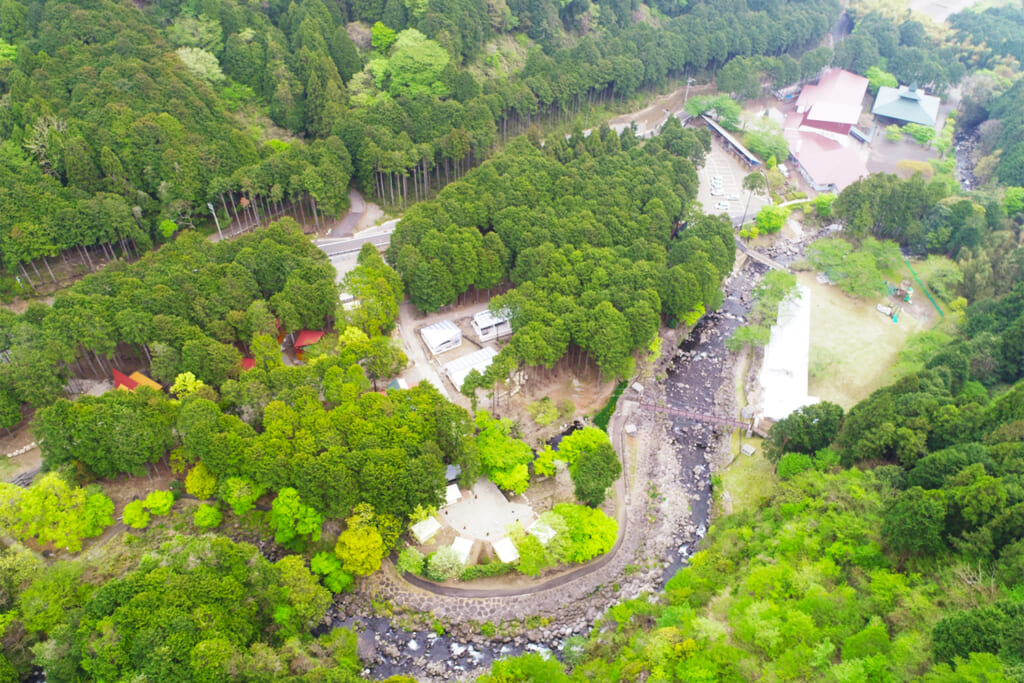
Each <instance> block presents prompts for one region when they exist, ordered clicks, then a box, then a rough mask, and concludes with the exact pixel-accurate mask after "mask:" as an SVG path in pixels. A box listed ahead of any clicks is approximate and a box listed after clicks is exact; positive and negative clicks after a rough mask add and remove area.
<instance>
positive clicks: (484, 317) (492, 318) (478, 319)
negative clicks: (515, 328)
mask: <svg viewBox="0 0 1024 683" xmlns="http://www.w3.org/2000/svg"><path fill="white" fill-rule="evenodd" d="M470 327H472V328H473V332H475V333H476V336H477V337H478V338H479V339H480V341H482V342H485V341H491V340H492V339H497V338H498V337H503V336H505V335H509V334H512V324H511V323H510V322H509V321H508V315H507V314H505V313H491V312H490V311H480V312H479V313H477V314H476V315H474V316H473V322H471V323H470Z"/></svg>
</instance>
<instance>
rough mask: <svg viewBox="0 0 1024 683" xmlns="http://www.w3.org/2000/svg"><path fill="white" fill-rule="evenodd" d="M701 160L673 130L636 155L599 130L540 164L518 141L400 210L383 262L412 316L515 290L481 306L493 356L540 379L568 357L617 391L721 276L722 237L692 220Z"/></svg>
mask: <svg viewBox="0 0 1024 683" xmlns="http://www.w3.org/2000/svg"><path fill="white" fill-rule="evenodd" d="M709 148H710V139H709V137H708V134H707V132H706V131H701V132H699V133H698V132H695V131H693V130H691V129H684V128H682V127H681V126H680V125H679V122H678V120H677V119H672V120H671V122H670V123H669V124H668V125H667V126H666V128H665V130H664V131H663V132H662V134H661V135H660V136H658V137H657V138H655V139H654V140H651V141H649V142H647V143H645V144H644V145H643V146H642V147H641V146H639V143H638V141H637V140H636V138H635V137H634V136H633V135H632V133H631V132H630V131H628V130H627V131H625V132H624V133H623V135H622V136H621V138H620V136H619V135H616V134H615V133H613V132H611V131H609V130H608V129H607V127H605V128H604V129H602V130H601V131H595V132H594V133H593V134H591V135H590V136H589V137H584V136H583V135H574V136H573V137H572V138H570V139H569V140H568V141H567V142H566V141H563V140H555V141H551V142H549V143H547V144H545V145H544V147H543V151H541V150H537V149H535V148H533V147H532V146H530V145H529V144H528V143H527V142H526V141H525V140H519V141H516V143H513V145H511V146H510V148H509V149H508V150H507V151H506V152H505V153H504V154H502V155H501V156H500V157H498V158H496V159H494V160H492V161H488V162H487V163H485V164H484V165H483V166H481V167H480V168H479V169H476V170H474V171H473V172H471V173H470V174H468V175H467V176H466V178H465V179H464V180H462V181H459V182H457V183H454V184H452V185H450V186H449V187H447V188H445V189H444V190H443V191H442V192H441V194H440V196H439V197H438V198H437V199H436V200H434V201H430V202H424V203H421V204H418V205H416V206H415V207H413V208H412V209H410V211H409V212H408V213H407V214H406V216H405V218H404V219H403V220H402V222H401V224H400V225H399V227H398V229H397V230H396V231H395V234H394V235H393V237H392V241H391V247H390V249H389V251H388V258H389V260H390V261H391V262H392V263H393V264H394V265H395V267H396V269H397V270H398V272H399V273H400V274H401V275H402V277H403V279H404V280H405V282H406V289H407V290H408V292H409V297H410V299H411V301H412V302H413V303H414V304H415V305H416V306H418V307H419V308H421V309H423V310H428V311H430V310H437V309H438V308H440V307H441V306H443V305H446V304H449V303H452V302H453V301H454V300H455V299H456V298H457V297H458V296H460V295H461V294H463V293H465V292H466V291H467V290H468V289H470V288H471V287H472V288H475V289H476V290H477V291H479V290H482V289H491V288H493V287H496V286H498V285H501V284H504V283H505V282H506V281H510V282H511V283H512V284H513V285H515V289H513V290H511V291H509V292H507V293H506V294H504V295H502V296H500V297H496V298H495V299H493V300H492V302H491V307H492V308H493V309H494V310H497V311H504V312H506V313H508V315H509V316H510V319H511V322H512V329H513V331H514V335H513V337H512V340H511V343H510V344H509V345H508V346H507V347H506V348H505V349H503V350H502V352H501V353H502V354H504V356H502V357H508V358H509V359H510V361H511V362H513V363H515V364H523V365H527V366H544V367H547V368H551V367H553V366H554V364H555V363H557V362H558V361H559V359H561V358H562V357H563V356H564V355H565V354H566V353H567V352H569V351H570V349H575V350H576V352H577V353H586V354H588V356H589V357H591V358H593V359H594V361H595V362H596V363H597V366H598V367H599V368H600V369H601V371H602V372H603V373H604V374H605V375H606V376H609V377H612V376H618V377H627V376H628V375H629V374H630V373H631V372H632V364H631V363H632V356H631V354H632V353H634V352H636V351H639V350H642V349H645V348H646V347H647V346H648V344H650V342H651V340H652V339H653V338H654V336H655V335H656V334H657V332H658V329H659V328H660V327H661V323H662V320H671V321H673V322H675V321H679V320H682V319H683V318H684V317H685V316H687V315H690V316H693V317H694V318H696V317H699V316H700V315H701V314H702V313H703V311H704V310H705V307H714V306H715V303H716V301H717V300H718V297H720V294H719V284H720V283H721V281H722V278H723V277H724V276H725V275H726V274H727V273H728V272H729V271H730V270H731V268H732V262H733V258H734V255H735V249H736V248H735V245H734V243H733V238H732V227H731V225H730V224H729V222H728V221H727V220H725V219H724V218H722V217H714V218H712V217H708V216H705V215H703V214H702V213H700V211H699V210H697V209H695V208H692V206H691V202H692V201H693V199H694V197H695V196H696V191H697V175H696V171H695V169H694V163H698V164H703V160H704V156H705V154H706V153H707V151H708V149H709ZM684 218H685V219H687V220H688V221H689V222H690V225H689V227H687V228H686V229H685V230H681V231H678V227H679V223H680V221H681V220H683V219H684ZM677 231H678V232H679V234H678V236H676V233H677ZM502 365H503V364H502V362H501V361H498V363H497V367H502ZM504 372H505V373H506V374H507V370H505V371H504ZM496 379H501V377H497V378H496Z"/></svg>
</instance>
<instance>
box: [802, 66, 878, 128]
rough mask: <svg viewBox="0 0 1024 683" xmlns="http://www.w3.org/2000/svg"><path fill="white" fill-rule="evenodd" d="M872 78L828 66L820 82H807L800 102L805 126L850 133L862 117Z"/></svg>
mask: <svg viewBox="0 0 1024 683" xmlns="http://www.w3.org/2000/svg"><path fill="white" fill-rule="evenodd" d="M867 90H868V79H866V78H864V77H863V76H858V75H857V74H855V73H850V72H849V71H844V70H843V69H828V70H827V71H825V73H824V74H822V76H821V78H819V79H818V83H817V85H805V86H804V89H803V90H801V91H800V97H799V99H797V101H796V111H797V113H798V114H802V118H801V121H800V126H801V127H804V126H806V127H809V128H815V129H818V130H820V131H825V132H827V133H834V134H836V135H841V136H844V135H849V134H850V128H852V127H853V126H854V125H855V124H856V123H857V120H858V119H859V118H860V114H861V111H862V110H863V104H864V93H866V92H867Z"/></svg>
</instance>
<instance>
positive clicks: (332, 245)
mask: <svg viewBox="0 0 1024 683" xmlns="http://www.w3.org/2000/svg"><path fill="white" fill-rule="evenodd" d="M397 224H398V220H397V219H396V220H392V221H388V222H387V223H384V224H382V225H381V226H380V228H381V230H380V232H377V229H376V228H374V233H373V234H365V235H364V234H360V235H358V236H355V237H344V238H338V239H333V238H326V239H319V240H313V244H315V245H316V246H318V247H320V249H322V250H323V252H324V253H325V254H327V255H328V256H340V255H342V254H354V253H358V252H359V250H360V249H362V247H363V245H364V244H366V243H367V242H369V243H371V244H373V245H374V246H376V247H377V248H378V249H381V248H384V247H387V246H388V245H389V244H390V243H391V233H392V232H394V231H395V225H397ZM366 232H367V233H369V232H370V231H366Z"/></svg>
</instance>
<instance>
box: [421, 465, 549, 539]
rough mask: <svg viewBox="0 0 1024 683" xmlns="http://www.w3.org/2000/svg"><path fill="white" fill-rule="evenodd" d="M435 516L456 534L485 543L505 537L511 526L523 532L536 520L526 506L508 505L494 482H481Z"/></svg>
mask: <svg viewBox="0 0 1024 683" xmlns="http://www.w3.org/2000/svg"><path fill="white" fill-rule="evenodd" d="M438 516H439V517H440V518H441V520H442V521H443V522H447V523H448V524H449V525H450V526H451V527H452V528H453V529H455V532H456V533H458V534H460V535H462V536H466V537H467V538H476V539H480V540H482V541H488V542H491V541H494V540H495V539H499V538H502V537H503V536H505V529H507V528H508V526H509V525H511V524H514V523H515V522H519V523H520V524H522V525H523V527H524V528H526V527H528V526H529V525H531V524H533V522H534V520H536V519H537V515H536V514H534V512H533V509H532V508H531V507H530V506H529V505H524V504H522V503H510V502H509V501H508V499H507V498H505V495H504V494H503V493H502V492H501V490H499V489H498V487H497V486H495V485H494V482H492V481H490V480H488V479H484V478H481V479H480V480H478V481H477V483H476V484H474V485H473V488H472V489H471V490H470V493H469V495H467V496H465V497H464V498H463V499H462V500H460V501H459V502H458V503H455V504H454V505H447V506H445V507H444V508H443V509H442V510H441V512H440V513H439V514H438Z"/></svg>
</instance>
